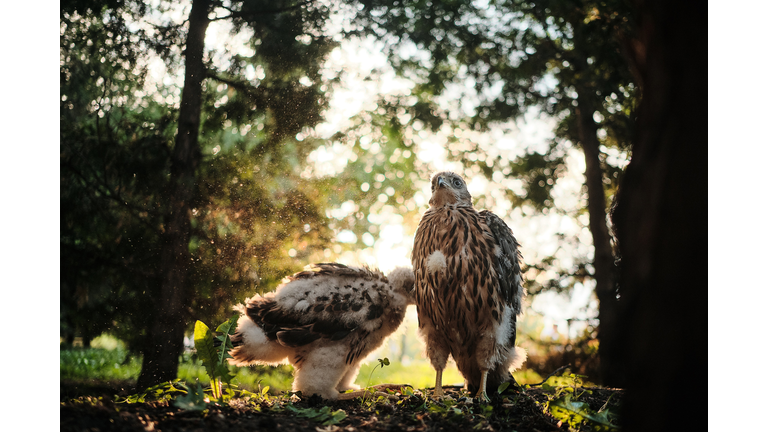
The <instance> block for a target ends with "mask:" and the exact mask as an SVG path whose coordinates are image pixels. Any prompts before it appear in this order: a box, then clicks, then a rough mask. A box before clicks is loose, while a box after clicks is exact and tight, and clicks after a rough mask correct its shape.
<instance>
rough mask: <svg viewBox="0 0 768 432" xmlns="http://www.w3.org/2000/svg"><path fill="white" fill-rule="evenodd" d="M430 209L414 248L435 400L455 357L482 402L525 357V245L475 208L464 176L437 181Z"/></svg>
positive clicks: (496, 219)
mask: <svg viewBox="0 0 768 432" xmlns="http://www.w3.org/2000/svg"><path fill="white" fill-rule="evenodd" d="M429 205H430V208H429V210H427V212H426V213H424V216H423V217H422V218H421V221H420V222H419V227H418V229H417V230H416V237H415V239H414V243H413V256H412V263H413V272H414V277H415V279H416V283H415V289H414V293H415V294H414V296H415V301H416V306H417V308H418V316H419V332H420V333H421V335H422V337H423V338H424V339H425V342H426V345H427V356H428V357H429V360H430V361H431V363H432V366H433V367H434V368H435V370H436V371H437V375H436V378H435V393H434V394H435V396H438V397H439V396H442V395H443V394H444V393H443V388H442V375H443V369H444V368H445V364H446V361H447V360H448V355H449V354H450V355H451V356H453V359H454V360H455V361H456V365H457V366H458V369H459V371H460V372H461V374H462V375H463V376H464V379H465V380H466V381H467V384H468V386H469V390H470V391H473V392H474V391H477V396H476V397H477V398H480V399H482V400H485V401H487V400H488V396H487V395H486V388H488V387H489V388H491V389H495V388H496V387H497V386H498V385H499V384H501V383H503V382H505V381H508V380H510V379H512V377H511V374H510V369H517V368H519V367H520V366H521V365H522V363H523V362H524V361H525V358H526V353H525V350H523V349H522V348H518V347H515V333H516V321H517V315H519V314H520V312H521V304H522V297H523V292H524V289H523V284H522V274H521V273H520V264H521V261H522V255H521V254H520V251H519V250H518V247H519V246H520V245H519V244H518V243H517V240H515V237H514V236H513V235H512V230H510V229H509V227H508V226H507V225H506V224H505V223H504V221H503V220H501V218H499V217H498V216H496V215H495V214H493V213H491V212H489V211H487V210H483V211H481V212H477V211H476V210H475V209H474V208H473V207H472V196H471V195H470V194H469V192H468V191H467V184H466V182H464V179H463V178H461V176H459V175H458V174H454V173H452V172H441V173H439V174H436V175H435V176H434V177H432V198H431V199H430V200H429Z"/></svg>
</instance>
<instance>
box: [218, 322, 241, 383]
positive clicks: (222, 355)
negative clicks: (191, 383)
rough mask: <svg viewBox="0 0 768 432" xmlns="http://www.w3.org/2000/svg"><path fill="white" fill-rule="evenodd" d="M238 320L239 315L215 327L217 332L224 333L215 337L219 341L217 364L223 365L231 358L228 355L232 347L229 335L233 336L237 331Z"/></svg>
mask: <svg viewBox="0 0 768 432" xmlns="http://www.w3.org/2000/svg"><path fill="white" fill-rule="evenodd" d="M238 319H239V315H234V316H232V318H230V319H229V320H228V321H226V322H224V323H222V324H221V325H219V326H218V327H216V331H217V332H221V333H224V334H223V335H221V336H217V339H219V340H220V341H221V346H220V347H219V349H218V362H217V363H219V364H223V363H224V361H225V360H226V359H228V358H232V356H231V355H229V350H230V349H232V348H234V347H233V346H232V341H231V340H230V338H229V335H231V334H235V331H236V330H237V320H238ZM222 376H223V375H222Z"/></svg>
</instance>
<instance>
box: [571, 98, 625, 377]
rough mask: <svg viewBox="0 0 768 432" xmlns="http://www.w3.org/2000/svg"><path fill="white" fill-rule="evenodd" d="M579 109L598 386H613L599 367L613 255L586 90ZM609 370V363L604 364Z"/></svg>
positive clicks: (608, 320)
mask: <svg viewBox="0 0 768 432" xmlns="http://www.w3.org/2000/svg"><path fill="white" fill-rule="evenodd" d="M577 92H578V94H579V96H578V103H579V106H578V108H577V110H576V115H577V118H578V122H579V139H580V141H581V147H582V149H583V150H584V160H585V162H586V166H587V169H586V171H585V173H584V176H585V178H586V184H587V200H588V202H587V209H588V211H589V231H590V232H591V233H592V243H593V245H594V247H595V258H594V266H595V283H596V284H595V293H596V294H597V299H598V301H599V302H600V306H599V311H598V316H599V319H600V327H599V329H598V339H599V340H600V357H601V363H600V364H601V370H600V372H601V373H600V374H601V377H600V378H601V382H602V383H603V384H604V385H613V386H616V385H618V384H620V382H621V377H620V374H617V373H616V371H614V370H608V369H605V368H604V367H603V365H606V362H602V358H603V356H604V354H607V353H610V352H612V349H613V347H612V345H611V340H612V338H611V335H610V333H611V332H612V331H614V329H615V325H614V322H615V311H616V286H615V281H614V255H613V248H612V246H611V236H610V233H609V231H608V223H607V214H606V211H605V208H606V205H605V204H606V203H605V189H604V188H603V170H602V168H601V167H600V141H599V140H598V138H597V124H595V120H594V119H593V116H594V113H595V108H594V104H592V100H591V97H592V95H591V94H590V93H589V91H588V90H585V89H578V90H577ZM607 365H608V366H611V365H612V363H611V362H607Z"/></svg>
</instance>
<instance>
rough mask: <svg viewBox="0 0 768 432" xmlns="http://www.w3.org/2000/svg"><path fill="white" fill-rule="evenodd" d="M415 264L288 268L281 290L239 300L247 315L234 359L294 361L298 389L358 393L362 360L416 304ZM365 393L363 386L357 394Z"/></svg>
mask: <svg viewBox="0 0 768 432" xmlns="http://www.w3.org/2000/svg"><path fill="white" fill-rule="evenodd" d="M412 290H413V272H412V271H411V269H408V268H402V267H399V268H396V269H394V270H392V272H390V273H389V274H388V275H387V276H384V274H383V273H382V272H381V271H379V270H377V269H369V268H367V267H365V268H357V267H347V266H345V265H343V264H336V263H331V264H328V263H323V264H315V265H313V266H312V269H311V270H308V271H303V272H299V273H296V274H294V275H293V276H289V277H288V278H286V279H285V280H283V283H282V284H281V285H280V286H278V287H277V290H276V291H275V292H270V293H267V294H265V295H264V296H260V295H258V294H257V295H256V296H254V297H253V298H251V299H249V300H248V301H246V304H245V305H239V306H236V307H235V310H238V311H240V313H241V314H242V316H241V317H240V319H239V321H238V323H237V332H236V333H235V334H234V335H233V337H232V344H233V345H234V347H235V348H234V349H233V350H232V351H231V355H232V357H234V358H233V359H230V363H232V364H234V365H237V366H245V365H249V364H253V363H262V364H279V363H284V362H285V361H286V360H287V361H288V362H289V363H291V364H292V365H293V366H294V368H295V377H294V381H293V391H301V392H302V393H303V394H304V395H307V396H311V395H312V394H318V395H320V396H322V397H323V398H324V399H328V400H337V399H340V398H341V399H352V398H354V397H357V396H359V395H360V394H362V391H360V392H353V393H345V394H342V395H341V396H340V395H339V392H340V391H346V390H349V389H356V390H357V389H359V387H358V386H356V385H355V384H354V381H355V378H356V377H357V373H358V371H359V370H360V362H361V361H362V360H363V359H364V358H365V357H366V356H367V355H368V354H370V353H371V352H372V351H373V350H375V349H376V348H378V347H380V346H381V344H382V343H383V342H384V339H385V338H386V337H387V336H389V335H390V334H392V333H393V332H394V331H395V330H397V328H398V327H399V326H400V324H401V323H402V322H403V318H404V317H405V309H406V307H407V306H408V305H409V304H413V300H412V297H411V296H410V294H411V292H412ZM358 393H359V394H358Z"/></svg>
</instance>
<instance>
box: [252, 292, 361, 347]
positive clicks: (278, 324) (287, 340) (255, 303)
mask: <svg viewBox="0 0 768 432" xmlns="http://www.w3.org/2000/svg"><path fill="white" fill-rule="evenodd" d="M334 307H336V308H338V309H339V310H338V311H341V310H342V306H341V305H340V304H338V303H337V304H330V303H329V304H327V305H326V304H322V303H317V304H313V305H312V306H311V307H310V309H309V310H307V311H306V312H304V313H303V314H302V313H299V311H296V310H293V309H286V308H284V307H281V305H280V304H279V303H278V302H277V301H275V299H274V298H270V297H259V298H254V299H252V300H251V301H250V302H248V304H247V305H246V313H247V314H248V317H250V318H251V320H253V322H254V323H256V325H258V326H259V327H261V328H262V330H264V333H266V335H267V337H268V338H269V339H270V340H277V341H278V342H280V344H281V345H284V346H288V347H298V346H302V345H306V344H309V343H312V342H314V341H316V340H317V339H320V338H323V337H324V338H328V339H330V340H340V339H343V338H345V337H346V336H347V335H348V334H350V333H351V332H353V331H354V330H355V329H357V326H356V325H354V324H350V323H346V322H344V321H343V320H342V319H340V317H339V316H338V315H336V316H334V315H332V314H327V315H324V316H322V318H321V317H320V316H319V315H320V312H322V311H324V310H325V309H326V308H330V311H331V312H333V308H334Z"/></svg>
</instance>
